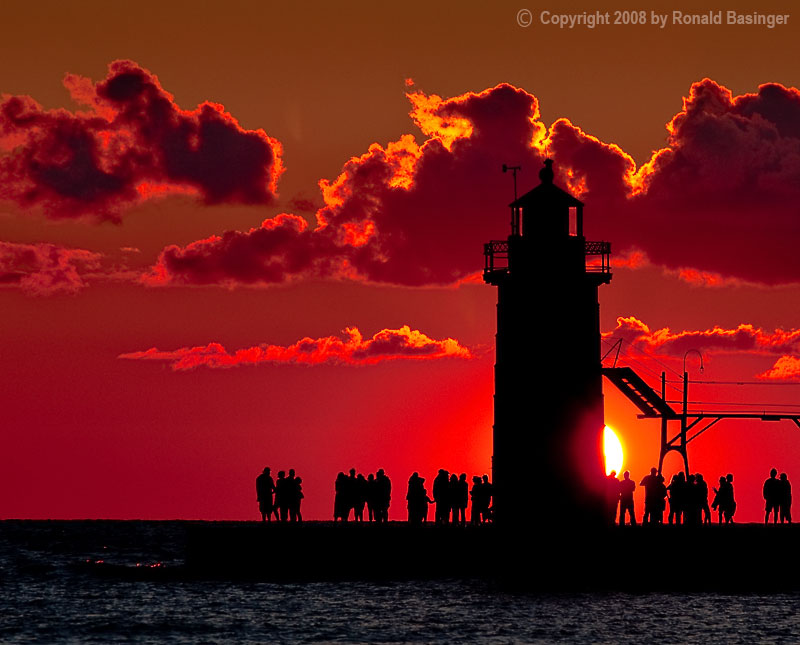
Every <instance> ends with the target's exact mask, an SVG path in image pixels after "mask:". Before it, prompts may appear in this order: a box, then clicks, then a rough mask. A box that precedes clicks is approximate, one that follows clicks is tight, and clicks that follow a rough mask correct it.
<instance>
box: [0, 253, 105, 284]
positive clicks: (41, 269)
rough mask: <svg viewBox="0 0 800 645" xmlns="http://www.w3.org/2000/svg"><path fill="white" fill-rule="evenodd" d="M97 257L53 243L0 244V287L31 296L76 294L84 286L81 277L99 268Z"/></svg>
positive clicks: (95, 254) (83, 277) (99, 258)
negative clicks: (18, 289)
mask: <svg viewBox="0 0 800 645" xmlns="http://www.w3.org/2000/svg"><path fill="white" fill-rule="evenodd" d="M101 258H102V256H101V255H100V254H99V253H94V252H92V251H87V250H85V249H70V248H64V247H61V246H57V245H55V244H15V243H11V242H0V286H16V287H19V288H20V289H22V290H23V291H24V292H26V293H28V294H29V295H34V296H49V295H53V294H58V293H76V292H78V291H80V290H81V289H83V288H84V287H86V286H88V284H87V282H86V280H85V274H86V273H88V272H92V271H95V270H97V269H99V267H100V260H101Z"/></svg>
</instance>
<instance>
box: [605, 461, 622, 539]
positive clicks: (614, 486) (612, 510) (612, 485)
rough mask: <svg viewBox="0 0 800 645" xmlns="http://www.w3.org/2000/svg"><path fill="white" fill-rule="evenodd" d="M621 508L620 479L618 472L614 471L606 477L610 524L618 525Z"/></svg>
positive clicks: (607, 507)
mask: <svg viewBox="0 0 800 645" xmlns="http://www.w3.org/2000/svg"><path fill="white" fill-rule="evenodd" d="M618 508H619V479H617V471H616V470H612V471H611V472H610V473H609V474H608V475H606V513H607V519H608V522H609V524H611V525H612V526H613V525H614V524H616V523H617V509H618Z"/></svg>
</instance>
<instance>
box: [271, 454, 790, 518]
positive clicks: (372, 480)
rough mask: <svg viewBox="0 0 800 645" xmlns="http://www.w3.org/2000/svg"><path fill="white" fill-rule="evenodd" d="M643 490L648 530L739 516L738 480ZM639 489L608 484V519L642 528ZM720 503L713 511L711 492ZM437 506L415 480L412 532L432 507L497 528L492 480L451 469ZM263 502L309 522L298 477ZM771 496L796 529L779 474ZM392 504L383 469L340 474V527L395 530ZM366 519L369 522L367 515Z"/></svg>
mask: <svg viewBox="0 0 800 645" xmlns="http://www.w3.org/2000/svg"><path fill="white" fill-rule="evenodd" d="M639 486H640V487H641V488H643V489H644V515H643V516H642V524H647V525H655V524H664V523H665V521H664V513H665V512H666V511H667V509H669V513H668V514H667V520H666V523H668V524H684V525H697V526H699V525H702V524H711V523H712V521H713V520H712V513H713V512H714V511H716V513H717V522H718V523H719V524H723V523H725V524H732V523H733V516H734V514H735V513H736V501H735V499H734V494H733V475H731V474H730V473H729V474H728V475H725V476H721V477H720V478H719V484H718V486H713V487H711V489H710V490H709V486H708V483H707V482H706V480H705V479H704V478H703V475H701V474H700V473H696V474H690V475H688V476H686V475H684V473H683V472H679V473H678V474H676V475H673V476H672V478H671V479H670V482H669V484H667V483H666V480H665V478H664V477H663V476H662V475H661V474H659V472H658V470H657V469H656V468H651V469H650V474H649V475H646V476H645V477H644V478H643V479H642V481H641V482H639ZM635 490H636V482H635V481H634V480H632V479H631V474H630V472H629V471H627V470H626V471H625V472H624V473H623V475H622V479H618V478H617V473H616V472H615V471H612V472H611V473H610V474H609V475H608V476H607V477H606V517H607V521H608V523H609V524H616V523H617V522H619V524H620V526H624V525H625V524H631V525H634V526H635V525H636V523H637V522H636V511H635V508H634V503H633V498H634V491H635ZM711 491H713V493H714V497H713V499H712V501H711V504H709V502H708V499H709V495H710V492H711ZM431 494H432V495H433V498H431V497H430V496H429V495H428V490H427V488H426V487H425V478H424V477H420V475H419V473H416V472H415V473H414V474H412V475H411V477H410V478H409V480H408V492H407V493H406V502H407V508H408V521H409V523H411V524H422V523H424V522H427V521H428V506H429V505H430V504H434V505H435V507H436V508H435V512H434V518H435V522H436V524H455V525H462V526H463V525H466V524H467V508H470V507H471V508H470V518H469V523H471V524H483V523H486V522H491V521H492V501H493V492H492V484H491V482H490V481H489V476H488V475H483V476H482V477H480V476H478V475H475V476H474V477H472V485H471V486H470V484H469V482H468V481H467V474H466V473H461V475H456V474H455V473H453V474H450V473H449V472H448V471H446V470H444V469H440V470H439V473H438V474H437V475H436V477H435V478H434V480H433V485H432V488H431ZM256 495H257V499H258V507H259V511H260V512H261V519H262V521H271V520H272V516H273V515H274V517H275V519H276V520H280V521H282V522H301V521H302V520H303V515H302V513H301V512H300V504H301V502H302V499H303V480H302V479H301V478H300V477H297V476H296V475H295V472H294V469H290V470H289V474H288V475H287V474H286V472H285V471H283V470H281V471H279V472H278V477H277V480H273V479H272V476H271V475H270V469H269V468H264V471H263V472H262V473H261V474H260V475H259V476H258V477H256ZM763 496H764V501H765V504H766V505H765V515H764V523H765V524H768V523H769V519H770V516H772V521H773V522H774V523H776V524H777V523H778V522H779V521H780V522H781V523H791V522H792V485H791V483H790V482H789V478H788V477H787V476H786V473H781V474H780V476H778V471H777V470H776V469H775V468H773V469H772V470H771V471H770V474H769V478H768V479H767V480H766V481H765V482H764V487H763ZM391 499H392V482H391V481H390V480H389V477H387V476H386V473H385V472H384V471H383V469H380V470H378V472H377V473H376V474H374V475H373V474H371V473H370V474H369V475H367V476H366V477H365V476H364V475H363V474H360V473H357V472H356V469H355V468H351V469H350V474H349V475H346V474H345V473H343V472H340V473H339V474H338V475H337V476H336V482H335V497H334V502H333V518H334V521H337V522H347V521H349V520H350V519H351V517H352V520H353V521H355V522H378V523H380V522H387V521H388V520H389V504H390V503H391ZM365 511H366V515H365Z"/></svg>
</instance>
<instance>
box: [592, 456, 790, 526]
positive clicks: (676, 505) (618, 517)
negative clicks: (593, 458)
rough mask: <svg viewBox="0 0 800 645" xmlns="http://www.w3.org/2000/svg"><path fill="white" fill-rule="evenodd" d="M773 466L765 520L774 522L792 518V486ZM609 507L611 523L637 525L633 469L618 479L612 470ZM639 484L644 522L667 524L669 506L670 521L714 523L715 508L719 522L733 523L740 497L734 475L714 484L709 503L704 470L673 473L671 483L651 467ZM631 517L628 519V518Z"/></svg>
mask: <svg viewBox="0 0 800 645" xmlns="http://www.w3.org/2000/svg"><path fill="white" fill-rule="evenodd" d="M777 475H778V471H777V470H776V469H775V468H773V469H772V470H771V471H770V475H769V479H767V481H765V482H764V489H763V495H764V501H765V502H766V514H765V516H764V523H765V524H768V523H769V517H770V514H772V518H773V522H774V523H777V522H778V520H779V519H780V522H781V523H784V522H787V523H791V521H792V510H791V509H792V485H791V484H790V483H789V478H788V477H787V476H786V473H781V476H780V478H778V476H777ZM606 482H607V483H606V502H607V504H606V507H607V512H608V515H607V518H608V522H609V524H614V523H616V522H617V521H619V524H620V526H624V525H625V524H626V521H627V523H629V524H631V525H634V526H635V525H636V512H635V510H634V506H633V493H634V491H635V490H636V483H635V482H634V481H633V480H632V479H631V474H630V472H629V471H627V470H626V471H625V472H624V473H623V474H622V479H621V480H620V479H617V473H616V472H615V471H611V473H610V474H609V475H608V476H607V478H606ZM639 486H641V487H642V488H644V515H643V516H642V524H664V512H665V511H666V510H667V506H669V514H668V515H667V523H669V524H686V525H695V526H698V525H701V524H711V523H712V511H716V513H717V523H719V524H723V523H725V524H732V523H733V516H734V514H735V513H736V500H735V498H734V495H733V475H731V474H730V473H728V474H727V475H724V476H721V477H720V478H719V486H718V487H716V486H714V487H712V489H711V490H713V491H714V498H713V500H712V502H711V505H710V506H709V503H708V498H709V492H710V491H709V488H708V483H707V482H706V481H705V479H704V478H703V475H701V474H700V473H696V474H690V475H689V476H688V477H687V476H686V475H685V474H684V473H682V472H680V473H678V474H676V475H673V476H672V479H671V480H670V482H669V485H667V484H666V480H665V479H664V477H663V476H662V475H660V474H659V472H658V470H657V469H656V468H651V469H650V474H649V475H646V476H645V477H644V478H643V479H642V481H641V482H639ZM626 516H627V518H626Z"/></svg>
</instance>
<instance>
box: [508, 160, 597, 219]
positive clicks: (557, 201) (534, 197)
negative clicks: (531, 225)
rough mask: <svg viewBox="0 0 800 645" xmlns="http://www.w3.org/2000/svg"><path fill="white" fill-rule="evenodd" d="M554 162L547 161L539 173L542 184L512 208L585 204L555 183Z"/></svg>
mask: <svg viewBox="0 0 800 645" xmlns="http://www.w3.org/2000/svg"><path fill="white" fill-rule="evenodd" d="M554 177H555V173H554V172H553V160H552V159H545V161H544V167H543V168H542V169H541V170H540V171H539V179H540V180H541V182H542V183H540V184H539V185H538V186H536V188H534V189H533V190H530V191H528V192H527V193H525V194H524V195H523V196H522V197H520V198H519V199H516V200H514V201H513V202H511V204H509V206H511V208H530V207H532V206H543V205H548V206H567V207H573V206H583V202H581V201H580V200H579V199H575V197H573V196H572V195H570V194H569V193H568V192H567V191H566V190H562V189H561V188H559V187H558V186H556V185H555V184H554V183H553V178H554Z"/></svg>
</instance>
